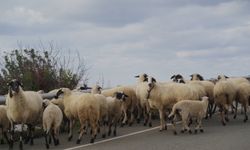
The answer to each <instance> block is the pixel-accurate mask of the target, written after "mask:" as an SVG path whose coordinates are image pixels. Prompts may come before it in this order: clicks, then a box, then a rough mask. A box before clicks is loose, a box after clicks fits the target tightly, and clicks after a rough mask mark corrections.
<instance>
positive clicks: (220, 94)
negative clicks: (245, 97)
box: [214, 80, 237, 126]
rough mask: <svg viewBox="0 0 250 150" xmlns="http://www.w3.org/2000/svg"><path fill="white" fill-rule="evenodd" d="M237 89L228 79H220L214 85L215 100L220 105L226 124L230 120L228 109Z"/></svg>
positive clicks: (222, 118) (223, 122) (223, 123)
mask: <svg viewBox="0 0 250 150" xmlns="http://www.w3.org/2000/svg"><path fill="white" fill-rule="evenodd" d="M236 90H237V89H236V87H235V85H234V84H233V83H232V82H230V81H227V80H219V81H218V82H217V83H216V84H215V86H214V102H215V105H216V106H218V107H219V111H220V116H221V123H222V125H224V126H225V125H226V122H225V121H229V119H228V110H229V107H230V106H232V104H233V101H234V100H235V98H236V92H237V91H236ZM225 115H226V116H225Z"/></svg>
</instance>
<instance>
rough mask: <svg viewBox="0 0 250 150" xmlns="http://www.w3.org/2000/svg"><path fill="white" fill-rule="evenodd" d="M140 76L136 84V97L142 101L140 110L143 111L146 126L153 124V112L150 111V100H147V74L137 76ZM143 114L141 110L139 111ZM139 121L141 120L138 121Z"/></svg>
mask: <svg viewBox="0 0 250 150" xmlns="http://www.w3.org/2000/svg"><path fill="white" fill-rule="evenodd" d="M135 77H136V78H138V81H137V84H136V97H137V99H138V100H139V102H140V111H142V112H143V117H144V126H146V125H147V123H148V125H149V126H150V127H151V126H152V113H151V111H150V106H149V102H148V100H147V87H148V84H147V81H148V79H147V77H148V75H147V74H140V75H138V76H135ZM138 114H139V115H140V114H141V113H140V112H139V113H138ZM138 122H139V121H138Z"/></svg>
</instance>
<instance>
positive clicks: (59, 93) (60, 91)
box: [55, 89, 63, 99]
mask: <svg viewBox="0 0 250 150" xmlns="http://www.w3.org/2000/svg"><path fill="white" fill-rule="evenodd" d="M61 94H63V91H62V89H60V90H59V91H58V92H57V93H56V96H55V98H56V99H57V98H58V97H59V96H60V95H61Z"/></svg>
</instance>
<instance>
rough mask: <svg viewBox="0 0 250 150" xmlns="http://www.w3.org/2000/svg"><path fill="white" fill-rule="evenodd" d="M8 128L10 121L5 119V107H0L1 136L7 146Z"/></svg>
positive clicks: (2, 141)
mask: <svg viewBox="0 0 250 150" xmlns="http://www.w3.org/2000/svg"><path fill="white" fill-rule="evenodd" d="M9 127H10V121H9V119H8V117H7V106H5V105H0V128H1V132H2V135H3V137H4V138H5V140H6V141H7V143H8V144H9V138H8V136H7V132H8V129H9ZM3 137H2V138H1V144H4V140H3Z"/></svg>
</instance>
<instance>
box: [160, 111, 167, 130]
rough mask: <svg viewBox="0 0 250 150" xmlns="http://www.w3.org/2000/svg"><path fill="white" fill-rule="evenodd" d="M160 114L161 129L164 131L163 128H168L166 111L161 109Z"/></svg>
mask: <svg viewBox="0 0 250 150" xmlns="http://www.w3.org/2000/svg"><path fill="white" fill-rule="evenodd" d="M159 114H160V122H161V127H160V131H162V130H165V129H166V125H165V112H164V111H163V109H159Z"/></svg>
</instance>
